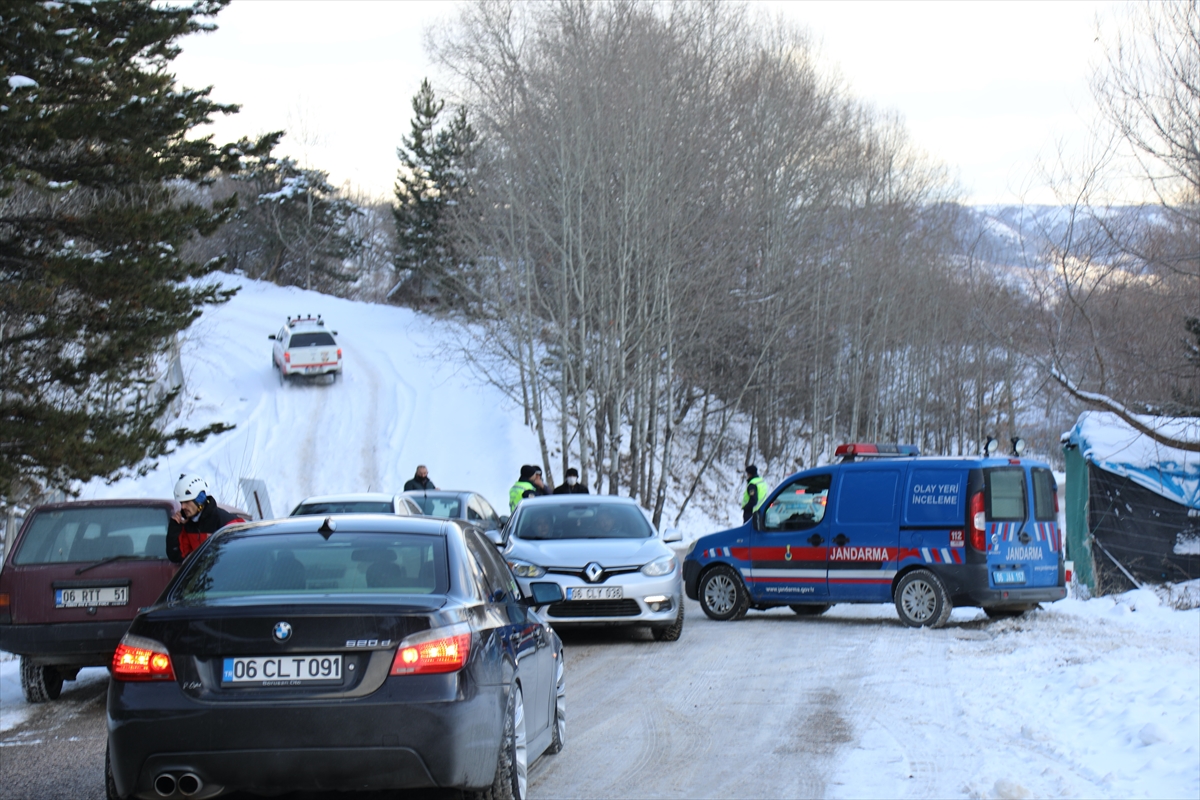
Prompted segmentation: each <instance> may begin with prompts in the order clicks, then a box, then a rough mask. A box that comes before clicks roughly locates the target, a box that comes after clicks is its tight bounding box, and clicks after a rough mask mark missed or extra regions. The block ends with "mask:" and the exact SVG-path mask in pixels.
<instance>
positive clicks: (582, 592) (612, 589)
mask: <svg viewBox="0 0 1200 800" xmlns="http://www.w3.org/2000/svg"><path fill="white" fill-rule="evenodd" d="M567 599H568V600H624V599H625V589H624V588H623V587H621V586H578V587H572V588H570V589H567Z"/></svg>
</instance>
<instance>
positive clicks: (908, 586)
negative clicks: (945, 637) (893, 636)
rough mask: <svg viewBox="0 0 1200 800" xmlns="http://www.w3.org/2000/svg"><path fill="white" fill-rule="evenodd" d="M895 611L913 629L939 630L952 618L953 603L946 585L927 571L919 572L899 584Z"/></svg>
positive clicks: (909, 575)
mask: <svg viewBox="0 0 1200 800" xmlns="http://www.w3.org/2000/svg"><path fill="white" fill-rule="evenodd" d="M895 600H896V612H897V613H899V614H900V621H901V622H903V623H904V624H905V625H908V626H910V627H913V628H940V627H942V626H943V625H945V624H946V622H947V621H948V620H949V619H950V612H951V611H952V610H953V609H954V604H953V603H951V602H950V595H949V594H947V592H946V587H945V585H944V584H943V583H942V582H941V580H940V579H939V578H938V576H937V575H934V574H933V573H932V572H930V571H929V570H927V569H917V570H913V571H912V572H910V573H908V574H907V575H905V576H904V577H903V578H901V579H900V583H898V584H896V595H895Z"/></svg>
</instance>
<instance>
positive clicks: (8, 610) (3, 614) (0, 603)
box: [0, 594, 12, 625]
mask: <svg viewBox="0 0 1200 800" xmlns="http://www.w3.org/2000/svg"><path fill="white" fill-rule="evenodd" d="M10 622H12V598H11V597H9V596H8V595H7V594H0V624H3V625H7V624H9V623H10Z"/></svg>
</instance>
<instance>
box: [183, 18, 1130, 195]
mask: <svg viewBox="0 0 1200 800" xmlns="http://www.w3.org/2000/svg"><path fill="white" fill-rule="evenodd" d="M758 5H761V6H762V7H763V8H764V10H766V11H767V12H768V13H770V14H775V13H779V14H782V15H784V16H785V17H787V18H788V19H790V20H794V21H795V22H797V23H799V24H801V25H804V26H807V27H808V28H809V30H810V32H811V34H812V36H813V38H814V41H815V42H817V43H818V45H819V48H820V52H821V54H822V59H821V61H822V63H823V65H824V67H825V69H827V70H828V71H830V72H837V73H838V74H840V75H841V77H842V78H843V79H844V80H845V81H846V82H847V83H848V84H849V86H850V87H851V89H852V91H853V93H854V94H855V95H856V96H858V97H860V98H862V99H865V100H867V101H869V102H871V103H873V104H874V105H876V106H878V107H880V108H884V109H890V110H894V111H896V112H898V113H899V114H900V115H901V116H902V117H903V118H904V120H905V121H906V123H907V127H908V130H909V133H910V135H911V138H912V141H913V143H914V144H915V145H916V146H918V147H920V148H921V149H923V150H924V151H926V152H927V153H929V154H930V155H932V156H934V157H935V158H937V159H939V160H940V161H942V162H943V163H945V164H946V165H947V166H948V167H949V168H950V170H951V172H952V174H953V175H955V176H956V177H957V179H958V181H959V183H960V185H961V186H962V189H963V194H964V198H965V199H966V201H967V202H970V203H1018V202H1022V201H1025V202H1052V198H1051V197H1050V195H1049V194H1048V193H1047V192H1046V191H1045V190H1044V189H1043V188H1041V187H1040V185H1039V184H1040V181H1039V180H1038V170H1037V163H1038V160H1039V159H1043V160H1045V159H1048V158H1051V157H1052V156H1053V155H1054V153H1055V151H1056V149H1057V147H1058V145H1059V144H1060V143H1062V144H1063V145H1065V146H1066V147H1067V148H1068V150H1077V149H1081V148H1082V147H1084V146H1085V145H1086V142H1087V137H1088V133H1087V131H1088V124H1089V123H1090V122H1091V120H1092V118H1093V106H1092V102H1091V96H1090V94H1089V91H1088V80H1089V78H1090V76H1091V74H1092V70H1093V67H1094V66H1095V64H1096V62H1097V61H1098V60H1099V58H1100V56H1101V51H1100V44H1099V42H1097V41H1096V33H1097V28H1096V21H1097V18H1098V17H1099V18H1100V19H1101V20H1102V21H1107V22H1109V23H1111V22H1112V21H1113V20H1114V19H1117V18H1119V17H1120V15H1121V13H1122V8H1123V4H1121V3H1114V2H1097V1H1092V2H1084V1H1083V0H1075V1H1074V2H1049V1H1048V0H1040V1H1039V2H1032V1H1031V2H1012V0H1008V1H1007V2H946V1H943V2H894V1H893V2H865V1H863V2H790V3H789V2H763V3H759V4H758ZM454 6H455V4H453V3H448V2H427V1H423V2H416V1H415V0H409V1H408V2H399V1H398V0H393V1H392V2H381V1H380V0H370V1H369V2H359V1H354V2H350V1H348V0H338V1H337V2H322V1H318V0H289V1H288V2H265V0H236V2H234V3H233V4H232V5H230V6H229V7H228V8H226V9H225V10H224V11H222V12H221V14H220V15H219V16H218V17H217V25H218V30H217V31H215V32H213V33H208V34H202V35H197V36H194V37H190V38H189V39H186V40H185V41H184V43H183V53H182V55H180V57H179V58H178V59H177V60H176V61H175V64H174V68H175V71H176V75H177V77H178V79H179V81H180V83H182V84H184V85H186V86H207V85H212V86H213V87H214V88H213V97H214V99H216V100H218V101H221V102H226V103H239V104H241V106H242V111H241V113H239V114H237V115H235V116H232V117H229V118H226V119H222V120H219V121H218V122H217V124H216V125H214V126H213V128H212V132H213V133H214V134H215V136H216V138H217V140H218V141H220V142H223V141H227V140H230V139H236V138H238V137H240V136H242V135H246V134H257V133H263V132H266V131H270V130H278V129H286V130H287V131H288V136H287V137H286V138H285V140H284V142H285V145H284V147H283V148H282V149H283V151H284V152H286V153H288V154H290V155H294V156H296V157H297V158H299V159H300V160H301V161H303V162H306V163H307V164H308V165H309V166H313V167H318V168H320V169H324V170H327V171H328V172H329V173H330V179H331V181H332V182H333V183H334V184H337V185H340V184H342V183H343V182H345V181H349V182H350V183H351V184H352V185H353V186H355V187H357V188H360V189H362V190H365V191H367V192H369V193H370V194H373V195H377V196H380V197H383V196H390V193H391V187H392V183H393V181H394V180H395V174H396V167H397V165H398V161H397V159H396V147H397V145H399V143H400V137H401V136H402V135H404V134H405V133H407V132H408V125H409V120H410V118H411V116H412V109H411V106H410V101H411V98H412V96H413V94H414V93H415V92H416V90H417V87H418V86H419V85H420V82H421V79H422V78H423V77H425V76H427V75H428V76H430V77H431V78H432V79H433V81H434V87H435V89H437V88H438V74H437V72H436V71H435V69H434V67H433V66H432V64H431V62H430V60H429V58H428V56H427V55H426V53H425V50H424V47H423V44H422V42H423V33H424V30H425V28H426V27H428V26H430V25H434V24H439V23H441V22H444V21H445V20H447V19H448V18H452V17H453V16H454V14H455V7H454Z"/></svg>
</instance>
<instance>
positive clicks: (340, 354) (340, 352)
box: [338, 347, 342, 361]
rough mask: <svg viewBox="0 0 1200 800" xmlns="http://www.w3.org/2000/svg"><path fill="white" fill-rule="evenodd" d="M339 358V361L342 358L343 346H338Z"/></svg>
mask: <svg viewBox="0 0 1200 800" xmlns="http://www.w3.org/2000/svg"><path fill="white" fill-rule="evenodd" d="M338 360H339V361H341V360H342V348H340V347H339V348H338Z"/></svg>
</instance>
